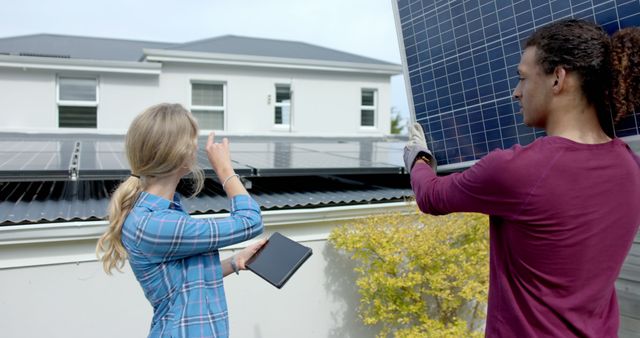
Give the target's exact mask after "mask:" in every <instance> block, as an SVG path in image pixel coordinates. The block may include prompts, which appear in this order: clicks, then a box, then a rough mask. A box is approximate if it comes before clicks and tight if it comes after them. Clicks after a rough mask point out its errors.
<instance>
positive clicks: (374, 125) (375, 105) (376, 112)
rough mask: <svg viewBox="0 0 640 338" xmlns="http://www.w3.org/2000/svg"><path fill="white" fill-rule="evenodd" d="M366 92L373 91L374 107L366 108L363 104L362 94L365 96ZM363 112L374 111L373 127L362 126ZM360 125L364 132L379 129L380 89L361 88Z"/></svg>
mask: <svg viewBox="0 0 640 338" xmlns="http://www.w3.org/2000/svg"><path fill="white" fill-rule="evenodd" d="M365 91H371V92H373V105H371V106H365V105H363V104H362V94H364V92H365ZM363 110H373V125H371V126H365V125H362V111H363ZM358 116H359V119H360V122H359V125H360V129H364V130H373V129H378V89H376V88H360V110H359V114H358Z"/></svg>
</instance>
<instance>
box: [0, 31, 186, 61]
mask: <svg viewBox="0 0 640 338" xmlns="http://www.w3.org/2000/svg"><path fill="white" fill-rule="evenodd" d="M172 45H174V44H172V43H166V42H151V41H139V40H123V39H108V38H95V37H84V36H71V35H57V34H34V35H24V36H16V37H8V38H0V54H8V55H18V56H36V57H38V56H39V57H52V58H65V59H87V60H104V61H138V60H140V58H141V57H142V50H143V49H144V48H160V49H162V48H167V47H170V46H172Z"/></svg>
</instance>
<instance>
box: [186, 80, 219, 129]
mask: <svg viewBox="0 0 640 338" xmlns="http://www.w3.org/2000/svg"><path fill="white" fill-rule="evenodd" d="M224 97H225V85H224V84H221V83H220V84H215V83H192V84H191V113H192V114H193V116H194V117H195V118H196V120H198V125H199V126H200V129H204V130H207V129H209V130H212V129H213V130H224V110H225V108H224Z"/></svg>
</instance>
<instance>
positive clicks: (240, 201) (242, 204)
mask: <svg viewBox="0 0 640 338" xmlns="http://www.w3.org/2000/svg"><path fill="white" fill-rule="evenodd" d="M246 209H253V210H256V211H260V206H259V205H258V203H257V202H256V201H255V200H254V199H253V198H252V197H251V196H249V195H235V196H234V197H233V198H232V199H231V211H232V212H233V211H236V210H246Z"/></svg>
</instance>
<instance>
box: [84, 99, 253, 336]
mask: <svg viewBox="0 0 640 338" xmlns="http://www.w3.org/2000/svg"><path fill="white" fill-rule="evenodd" d="M197 137H198V125H197V123H196V121H195V119H194V118H193V116H192V115H191V113H190V112H189V111H187V110H186V109H184V108H183V107H182V106H181V105H178V104H159V105H156V106H153V107H150V108H148V109H147V110H146V111H144V112H142V113H141V114H140V115H138V116H137V117H136V118H135V119H134V120H133V122H132V123H131V126H130V127H129V130H128V132H127V136H126V141H125V147H126V152H127V157H128V159H129V164H130V166H131V176H130V177H129V178H127V180H125V181H124V182H122V184H120V186H119V187H118V189H117V190H116V191H115V192H114V194H113V196H112V197H111V202H110V204H109V227H108V229H107V231H106V232H105V233H104V235H102V237H101V238H100V240H99V241H98V245H97V249H96V251H97V253H98V255H99V256H100V259H101V260H102V263H103V266H104V270H105V271H106V272H107V273H108V274H110V273H111V270H113V268H116V269H117V270H119V271H121V269H122V267H123V266H124V263H125V260H127V259H128V261H129V264H130V266H131V269H132V270H133V272H134V274H135V276H136V278H137V280H138V282H139V283H140V285H141V286H142V289H143V291H144V294H145V296H146V297H147V299H148V300H149V302H150V303H151V305H152V306H153V313H154V314H153V320H152V322H151V331H150V333H149V337H195V336H197V337H227V336H228V335H229V323H228V315H227V305H226V300H225V295H224V290H223V282H222V278H223V277H224V276H227V275H229V274H230V273H232V272H235V273H238V270H242V269H245V263H246V261H247V260H248V259H249V258H250V257H251V256H252V255H253V254H254V253H255V252H256V251H257V250H258V249H259V248H260V247H261V246H262V245H263V244H264V243H265V240H262V241H260V242H258V243H256V244H254V245H251V246H249V247H247V248H245V249H244V250H242V251H240V252H239V253H238V254H237V255H235V256H233V257H231V258H228V259H226V260H224V261H222V262H221V261H220V257H219V254H218V249H220V248H222V247H225V246H228V245H231V244H235V243H240V242H243V241H246V240H248V239H250V238H253V237H255V236H257V235H259V234H260V233H262V230H263V225H262V218H261V216H260V207H259V206H258V204H257V203H256V202H255V201H254V200H253V199H252V198H251V197H250V196H249V194H248V193H247V191H246V190H245V189H244V186H243V184H242V183H241V182H240V179H239V176H238V175H236V174H235V173H234V171H233V168H232V166H231V159H230V156H229V142H228V141H227V139H226V138H225V139H223V141H222V143H214V135H213V133H211V134H210V135H209V139H208V141H207V145H206V152H207V156H208V158H209V162H210V163H211V166H212V167H213V170H214V171H215V173H216V175H217V176H218V178H219V179H220V181H221V182H222V187H223V189H224V190H225V192H226V193H227V196H229V198H230V199H231V215H230V216H229V217H227V218H223V219H215V218H203V219H196V218H192V217H190V216H189V214H188V213H187V212H186V211H185V210H184V209H183V208H182V205H181V202H180V197H179V195H178V194H177V193H176V187H177V185H178V183H179V182H180V179H181V178H182V177H184V176H185V175H187V174H188V173H192V174H193V177H194V183H195V184H194V185H195V192H194V195H196V194H197V193H198V192H199V191H200V190H201V189H202V186H203V182H204V175H203V173H202V170H201V169H200V168H198V167H197V165H196V153H197V150H198V146H197Z"/></svg>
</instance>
